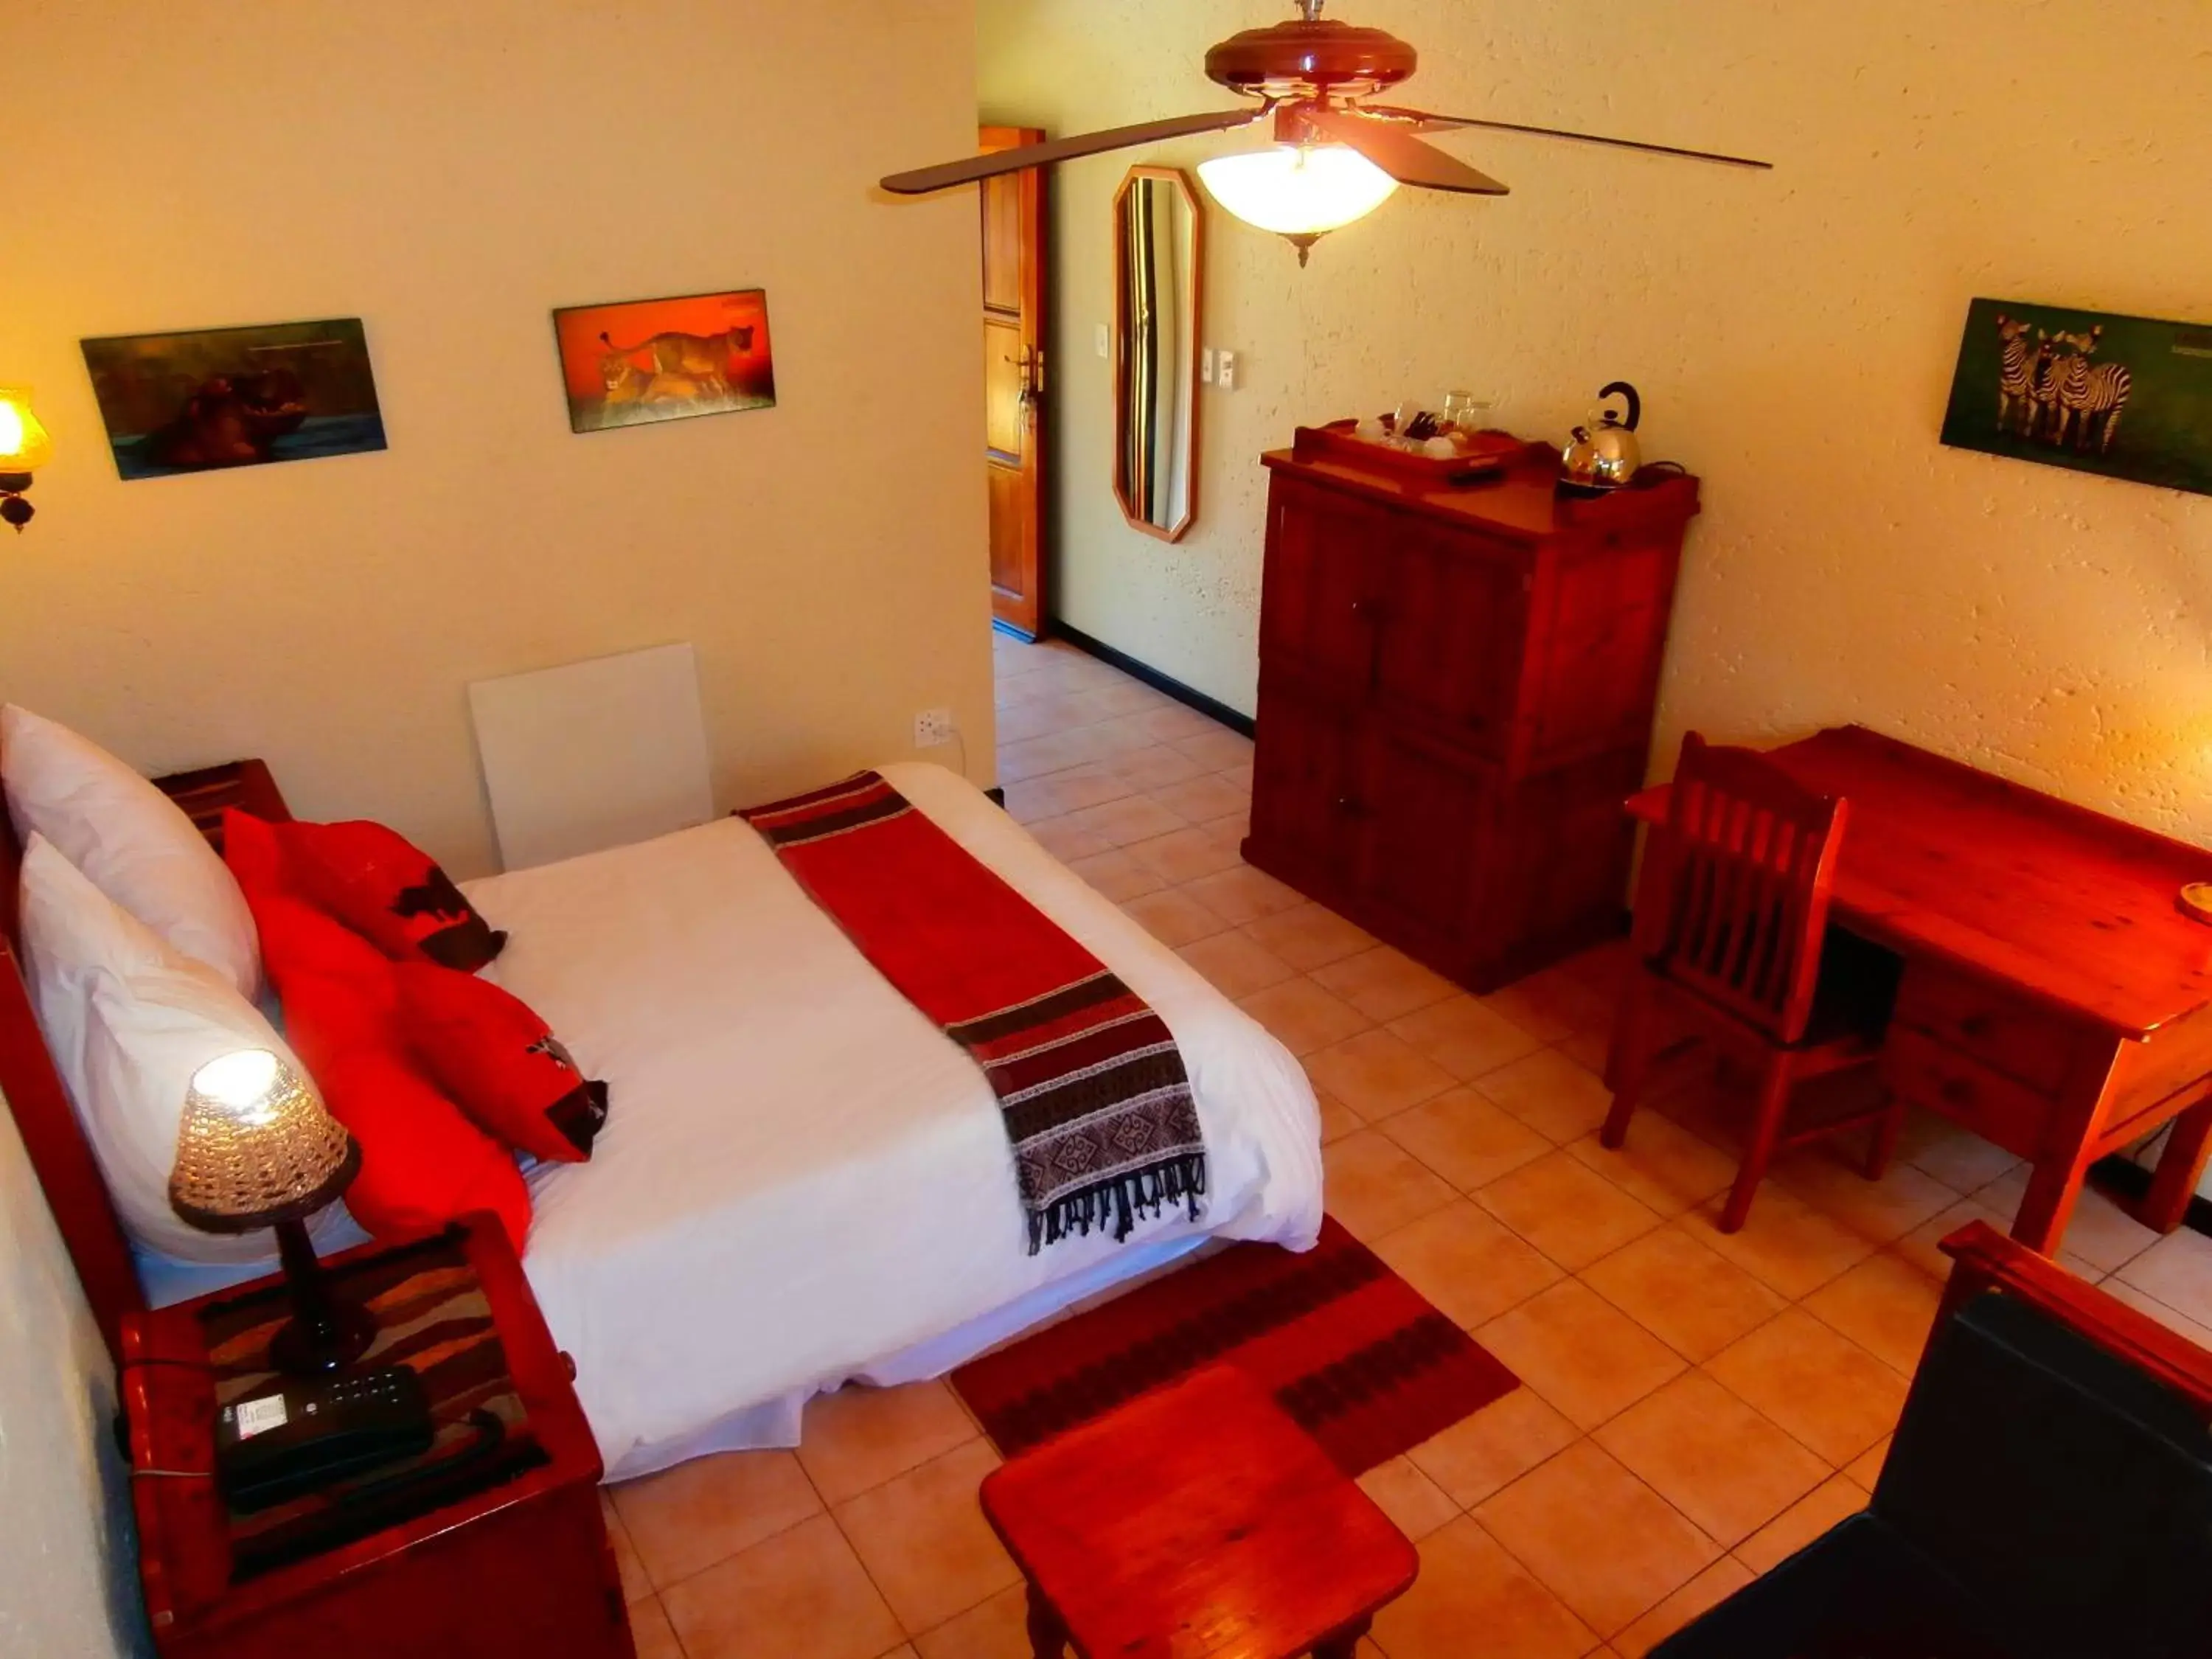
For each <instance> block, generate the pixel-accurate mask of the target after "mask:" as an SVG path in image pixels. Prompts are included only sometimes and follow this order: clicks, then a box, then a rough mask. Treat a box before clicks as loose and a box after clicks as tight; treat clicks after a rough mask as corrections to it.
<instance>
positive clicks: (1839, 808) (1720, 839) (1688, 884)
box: [1635, 732, 1849, 1043]
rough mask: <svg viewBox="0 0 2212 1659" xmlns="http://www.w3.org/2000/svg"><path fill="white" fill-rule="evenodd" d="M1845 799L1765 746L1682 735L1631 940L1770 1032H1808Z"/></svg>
mask: <svg viewBox="0 0 2212 1659" xmlns="http://www.w3.org/2000/svg"><path fill="white" fill-rule="evenodd" d="M1848 816H1849V807H1848V804H1847V803H1846V802H1844V801H1843V800H1840V799H1834V798H1832V797H1830V796H1826V795H1816V794H1814V793H1812V792H1811V791H1809V790H1808V789H1805V788H1804V787H1802V786H1800V785H1799V784H1797V783H1796V782H1795V781H1792V780H1791V779H1790V777H1789V776H1787V775H1785V774H1784V773H1783V772H1782V771H1781V770H1780V769H1778V768H1777V767H1776V766H1775V765H1774V764H1773V763H1772V762H1771V761H1769V760H1767V759H1766V758H1765V757H1764V756H1762V755H1760V754H1759V753H1757V752H1756V751H1755V750H1749V749H1736V748H1728V747H1723V746H1719V745H1716V744H1709V743H1707V742H1706V741H1705V739H1704V738H1702V737H1700V736H1699V735H1698V734H1697V733H1696V732H1691V733H1690V734H1689V735H1688V736H1687V737H1686V738H1683V740H1682V757H1681V762H1680V766H1679V768H1678V769H1677V770H1676V772H1675V775H1674V790H1673V793H1672V796H1671V798H1670V799H1669V801H1668V812H1667V821H1666V823H1663V824H1662V825H1660V826H1659V827H1658V828H1656V829H1655V830H1654V831H1653V833H1652V836H1651V842H1650V847H1649V848H1647V849H1646V851H1645V855H1644V876H1643V879H1642V881H1641V882H1640V884H1638V890H1637V900H1636V933H1635V939H1636V946H1637V949H1638V952H1639V954H1640V955H1642V957H1644V960H1645V961H1646V962H1647V963H1649V964H1650V966H1651V968H1652V969H1654V970H1655V971H1656V972H1658V973H1660V974H1662V975H1665V976H1666V977H1667V978H1668V979H1670V980H1673V981H1675V982H1676V983H1678V984H1680V985H1681V986H1683V987H1686V988H1687V989H1689V990H1692V991H1694V992H1696V993H1697V994H1699V995H1700V996H1702V997H1704V998H1705V999H1706V1000H1709V1001H1711V1002H1713V1003H1715V1004H1717V1005H1718V1006H1720V1007H1722V1008H1723V1009H1725V1010H1727V1011H1728V1012H1730V1013H1732V1014H1735V1016H1737V1017H1738V1018H1741V1019H1743V1020H1745V1021H1747V1023H1749V1024H1752V1025H1753V1026H1754V1027H1755V1028H1757V1029H1758V1030H1759V1031H1761V1032H1762V1033H1764V1034H1765V1035H1766V1036H1769V1037H1771V1038H1772V1039H1773V1040H1774V1041H1775V1042H1780V1043H1792V1042H1796V1041H1797V1040H1798V1039H1799V1038H1801V1037H1802V1036H1804V1035H1805V1025H1806V1021H1807V1019H1808V1017H1809V1016H1810V1014H1811V1013H1812V1009H1813V994H1814V989H1815V988H1816V987H1817V986H1818V984H1819V981H1820V942H1821V939H1822V937H1823V936H1824V935H1825V933H1826V931H1827V926H1828V901H1829V895H1830V892H1831V890H1832V888H1833V886H1834V884H1835V869H1836V854H1837V851H1838V848H1840V847H1841V846H1842V844H1843V837H1844V821H1845V819H1846V817H1848Z"/></svg>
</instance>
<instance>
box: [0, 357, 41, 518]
mask: <svg viewBox="0 0 2212 1659" xmlns="http://www.w3.org/2000/svg"><path fill="white" fill-rule="evenodd" d="M53 453H54V445H53V440H52V439H51V438H49V437H47V436H46V428H44V427H42V426H40V424H39V417H38V416H35V415H33V413H31V388H30V387H28V386H0V519H4V520H7V521H8V522H9V524H11V525H13V526H15V529H16V531H17V532H18V533H21V531H22V528H23V526H25V525H27V524H28V523H30V521H31V514H32V513H33V510H34V509H33V507H32V506H31V504H30V502H28V501H25V500H24V499H23V492H24V491H25V490H27V489H29V488H30V487H31V474H32V473H33V472H34V471H37V470H38V469H39V468H40V467H41V466H43V465H46V462H47V461H49V460H51V459H52V458H53Z"/></svg>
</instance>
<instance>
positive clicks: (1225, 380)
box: [1213, 351, 1237, 392]
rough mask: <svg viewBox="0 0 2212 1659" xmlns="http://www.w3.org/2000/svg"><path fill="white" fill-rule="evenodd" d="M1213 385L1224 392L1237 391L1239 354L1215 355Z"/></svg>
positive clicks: (1219, 352) (1218, 352) (1221, 353)
mask: <svg viewBox="0 0 2212 1659" xmlns="http://www.w3.org/2000/svg"><path fill="white" fill-rule="evenodd" d="M1213 383H1214V384H1215V385H1216V386H1219V387H1220V388H1221V389H1222V390H1223V391H1224V392H1234V391H1236V390H1237V354H1236V353H1235V352H1233V351H1217V352H1216V353H1214V354H1213Z"/></svg>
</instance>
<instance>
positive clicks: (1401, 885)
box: [1244, 431, 1698, 991]
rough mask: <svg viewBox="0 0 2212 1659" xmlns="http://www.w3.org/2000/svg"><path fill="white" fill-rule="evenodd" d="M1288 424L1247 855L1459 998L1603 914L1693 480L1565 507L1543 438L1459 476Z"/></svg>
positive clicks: (1275, 513) (1616, 923) (1594, 927)
mask: <svg viewBox="0 0 2212 1659" xmlns="http://www.w3.org/2000/svg"><path fill="white" fill-rule="evenodd" d="M1298 440H1299V441H1298V447H1297V448H1296V449H1294V450H1288V451H1280V450H1279V451H1276V452H1273V453H1270V454H1268V455H1267V457H1266V458H1265V460H1266V464H1267V467H1268V469H1269V471H1270V472H1271V474H1272V478H1271V483H1270V489H1269V495H1268V504H1267V563H1266V568H1265V573H1264V583H1265V586H1264V588H1263V592H1262V596H1261V606H1260V707H1259V719H1258V727H1259V729H1258V742H1259V752H1258V755H1257V757H1256V761H1255V768H1254V775H1253V785H1252V833H1251V836H1250V838H1249V840H1248V841H1247V842H1245V843H1244V855H1245V857H1246V859H1247V860H1249V861H1250V862H1251V863H1253V864H1255V865H1256V866H1259V867H1260V868H1261V869H1262V870H1265V871H1267V872H1269V873H1271V874H1273V875H1275V876H1277V877H1279V878H1281V879H1283V880H1284V881H1286V882H1288V883H1289V884H1291V886H1293V887H1296V888H1297V889H1298V890H1300V891H1301V892H1304V893H1306V894H1308V895H1310V896H1312V897H1314V898H1316V899H1318V900H1320V901H1321V902H1322V903H1324V904H1326V905H1328V907H1329V908H1331V909H1334V910H1336V911H1338V912H1340V914H1342V915H1346V916H1349V917H1350V918H1351V919H1352V920H1353V921H1357V922H1358V924H1359V925H1360V926H1361V927H1364V928H1366V929H1367V930H1368V931H1369V932H1370V933H1373V934H1375V935H1376V937H1377V938H1379V939H1383V940H1385V941H1387V942H1388V943H1389V944H1391V945H1396V946H1397V947H1398V948H1399V949H1400V950H1401V951H1405V952H1406V953H1407V955H1408V956H1411V957H1416V958H1417V959H1419V961H1422V962H1424V963H1427V964H1428V965H1429V966H1430V967H1431V968H1434V969H1437V971H1438V972H1440V973H1443V974H1444V975H1448V976H1449V977H1450V978H1452V979H1455V980H1457V981H1460V982H1462V984H1465V985H1468V986H1469V987H1473V988H1474V989H1475V990H1478V991H1486V990H1491V989H1494V988H1495V987H1498V986H1499V985H1502V984H1504V983H1505V982H1506V981H1510V980H1513V979H1516V978H1518V977H1520V976H1521V975H1523V974H1526V973H1528V972H1530V971H1532V970H1533V969H1537V968H1541V967H1542V966H1544V965H1545V964H1546V963H1550V962H1553V961H1556V960H1558V959H1559V957H1563V956H1565V955H1567V954H1568V953H1570V952H1571V951H1576V950H1577V949H1580V948H1582V947H1583V946H1584V945H1589V944H1591V943H1593V942H1595V941H1596V940H1598V939H1602V938H1604V937H1606V936H1607V935H1608V934H1610V933H1616V932H1618V931H1619V929H1620V926H1621V922H1622V918H1623V916H1624V915H1625V906H1626V892H1627V879H1628V866H1629V857H1630V852H1631V848H1632V826H1631V824H1630V822H1629V820H1628V818H1627V817H1626V815H1625V814H1624V812H1623V811H1622V809H1621V804H1622V801H1623V800H1624V799H1625V798H1626V797H1627V796H1628V795H1630V794H1632V793H1635V791H1636V790H1638V788H1640V787H1642V786H1643V783H1644V767H1645V763H1646V762H1647V760H1648V758H1649V751H1650V742H1651V717H1652V705H1653V702H1654V701H1655V699H1656V695H1657V690H1658V684H1659V669H1660V661H1661V658H1662V655H1663V654H1664V652H1665V648H1666V641H1667V623H1668V614H1669V612H1670V611H1672V609H1673V606H1674V576H1675V571H1676V569H1677V568H1678V566H1679V564H1680V556H1681V550H1682V537H1683V532H1684V531H1685V530H1686V528H1687V527H1688V525H1689V521H1690V520H1691V519H1692V517H1694V516H1695V515H1696V513H1697V512H1698V481H1697V480H1696V479H1695V478H1693V477H1687V476H1685V475H1680V474H1674V475H1671V476H1666V477H1650V478H1649V482H1648V483H1645V484H1644V485H1643V486H1642V487H1638V488H1632V489H1626V490H1623V491H1621V492H1620V493H1618V494H1616V495H1610V496H1607V497H1603V498H1601V499H1598V500H1595V501H1572V500H1565V499H1562V498H1560V497H1559V496H1558V495H1557V494H1556V493H1555V490H1554V488H1553V480H1554V477H1555V475H1556V471H1557V466H1558V459H1557V456H1556V455H1555V454H1554V453H1553V452H1552V451H1550V450H1548V449H1545V448H1542V447H1537V446H1531V447H1529V448H1528V451H1526V452H1525V453H1524V454H1523V455H1522V458H1521V459H1520V460H1519V461H1518V462H1517V463H1516V465H1513V466H1512V467H1510V469H1509V470H1508V471H1507V472H1506V473H1505V475H1504V477H1500V478H1498V479H1495V480H1493V481H1492V482H1488V483H1477V484H1472V485H1467V486H1462V487H1456V488H1455V487H1446V486H1442V485H1437V484H1432V483H1426V482H1417V481H1413V480H1409V479H1407V477H1403V476H1401V475H1398V474H1395V473H1393V472H1391V471H1384V470H1377V469H1373V468H1372V464H1371V463H1365V462H1363V461H1362V460H1361V459H1359V458H1358V457H1357V456H1346V454H1345V453H1343V450H1344V447H1343V446H1342V445H1340V444H1337V445H1329V446H1324V443H1323V441H1322V435H1316V434H1311V433H1308V432H1304V431H1302V432H1301V433H1300V434H1299V435H1298ZM1647 477H1649V475H1647Z"/></svg>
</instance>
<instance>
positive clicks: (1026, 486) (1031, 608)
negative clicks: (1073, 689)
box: [981, 127, 1045, 640]
mask: <svg viewBox="0 0 2212 1659" xmlns="http://www.w3.org/2000/svg"><path fill="white" fill-rule="evenodd" d="M1043 138H1044V134H1043V133H1042V131H1039V130H1037V129H1036V128H1033V127H985V128H984V129H983V130H982V144H981V147H982V149H984V150H985V151H986V152H989V151H993V150H1001V149H1017V148H1018V147H1019V146H1021V145H1023V144H1033V143H1041V142H1042V140H1043ZM981 190H982V197H983V385H984V397H985V410H986V413H985V425H984V438H983V462H984V467H985V469H986V471H987V476H988V477H989V479H990V489H991V614H992V615H993V616H994V617H997V618H998V620H999V622H1000V623H1001V624H1002V625H1003V626H1005V627H1006V628H1009V629H1012V630H1013V631H1014V632H1015V633H1017V634H1019V635H1021V636H1022V637H1023V638H1024V639H1031V640H1033V639H1035V638H1036V635H1037V629H1038V628H1039V626H1040V625H1041V624H1042V622H1043V620H1044V614H1045V605H1044V574H1045V546H1044V457H1043V438H1044V422H1043V419H1042V408H1041V401H1042V398H1043V396H1044V375H1045V361H1044V283H1045V228H1044V173H1043V172H1042V170H1040V169H1038V168H1036V167H1032V168H1030V170H1029V171H1027V172H1026V173H1012V174H1008V175H1006V176H1005V177H1002V178H998V179H985V180H984V181H983V183H982V185H981Z"/></svg>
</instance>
